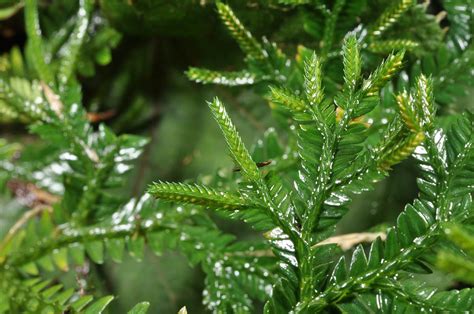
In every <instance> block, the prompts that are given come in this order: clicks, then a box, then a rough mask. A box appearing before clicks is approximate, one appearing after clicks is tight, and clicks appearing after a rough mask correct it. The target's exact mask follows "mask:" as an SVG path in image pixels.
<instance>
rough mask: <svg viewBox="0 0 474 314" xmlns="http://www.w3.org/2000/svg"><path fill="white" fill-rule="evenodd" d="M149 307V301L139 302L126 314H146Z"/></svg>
mask: <svg viewBox="0 0 474 314" xmlns="http://www.w3.org/2000/svg"><path fill="white" fill-rule="evenodd" d="M149 307H150V302H141V303H138V304H137V305H135V306H134V307H133V308H132V309H131V310H130V311H128V312H127V314H146V312H147V311H148V308H149Z"/></svg>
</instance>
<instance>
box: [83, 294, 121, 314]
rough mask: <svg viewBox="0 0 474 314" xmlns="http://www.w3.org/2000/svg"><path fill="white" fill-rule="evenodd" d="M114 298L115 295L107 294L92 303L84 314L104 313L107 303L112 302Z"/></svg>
mask: <svg viewBox="0 0 474 314" xmlns="http://www.w3.org/2000/svg"><path fill="white" fill-rule="evenodd" d="M113 299H114V297H113V296H106V297H102V298H100V299H98V300H97V301H95V302H94V303H92V304H91V305H89V306H88V307H87V308H86V309H85V310H84V314H96V313H97V314H100V313H102V312H103V311H104V310H105V308H106V307H107V305H109V303H110V302H112V300H113Z"/></svg>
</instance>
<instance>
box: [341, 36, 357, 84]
mask: <svg viewBox="0 0 474 314" xmlns="http://www.w3.org/2000/svg"><path fill="white" fill-rule="evenodd" d="M342 58H343V59H342V60H343V63H344V82H345V84H346V85H345V86H344V87H345V88H347V89H349V91H351V92H353V91H354V90H355V88H356V86H357V82H358V80H359V79H360V72H361V62H362V61H361V57H360V52H359V48H358V44H357V38H356V37H355V36H354V35H350V36H348V37H347V38H346V40H345V41H344V46H343V48H342Z"/></svg>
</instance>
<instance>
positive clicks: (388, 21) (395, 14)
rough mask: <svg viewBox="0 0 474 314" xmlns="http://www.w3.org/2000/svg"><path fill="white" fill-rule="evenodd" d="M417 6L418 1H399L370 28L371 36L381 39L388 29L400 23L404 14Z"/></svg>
mask: <svg viewBox="0 0 474 314" xmlns="http://www.w3.org/2000/svg"><path fill="white" fill-rule="evenodd" d="M415 4H416V1H414V0H398V1H397V2H396V3H394V4H393V5H392V6H391V7H389V8H387V9H386V10H385V11H384V12H383V13H382V15H380V17H379V18H378V19H377V20H376V21H375V22H374V24H373V25H371V26H370V27H369V28H370V31H369V34H370V36H373V37H380V36H381V35H382V34H383V33H384V32H385V31H386V30H387V29H388V28H390V27H391V26H392V25H393V24H395V23H396V22H397V21H398V19H399V18H400V16H401V15H402V14H403V13H404V12H406V11H407V10H408V9H409V8H410V7H412V6H414V5H415Z"/></svg>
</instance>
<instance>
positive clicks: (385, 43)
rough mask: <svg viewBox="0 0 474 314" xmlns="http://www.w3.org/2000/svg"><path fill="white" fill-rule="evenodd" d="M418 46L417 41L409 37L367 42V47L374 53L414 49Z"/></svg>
mask: <svg viewBox="0 0 474 314" xmlns="http://www.w3.org/2000/svg"><path fill="white" fill-rule="evenodd" d="M419 46H420V44H419V43H417V42H415V41H413V40H409V39H392V40H390V39H389V40H377V41H373V42H371V43H370V44H369V47H368V49H369V50H370V51H372V52H375V53H381V54H386V53H390V52H392V51H398V50H405V51H414V50H416V49H417V48H418V47H419Z"/></svg>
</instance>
